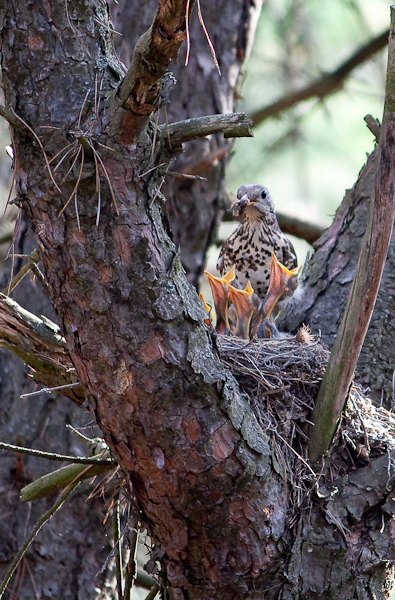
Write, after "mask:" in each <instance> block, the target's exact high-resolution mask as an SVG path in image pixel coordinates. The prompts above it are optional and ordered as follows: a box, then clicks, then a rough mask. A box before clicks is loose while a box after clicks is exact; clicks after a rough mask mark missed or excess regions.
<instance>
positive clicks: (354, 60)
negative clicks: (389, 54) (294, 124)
mask: <svg viewBox="0 0 395 600" xmlns="http://www.w3.org/2000/svg"><path fill="white" fill-rule="evenodd" d="M388 34H389V30H386V31H384V32H383V33H382V34H380V35H378V36H377V37H375V38H373V39H372V40H370V41H369V42H368V43H367V44H365V45H364V46H362V47H361V48H359V50H357V51H356V52H354V53H353V54H352V55H351V56H350V58H349V59H347V60H346V61H345V62H344V63H343V64H342V65H340V67H338V68H337V69H336V70H335V71H333V72H332V73H326V74H325V75H323V76H322V77H319V78H318V79H317V80H316V81H313V83H310V84H308V85H307V86H306V87H304V88H302V89H301V90H298V91H296V92H293V93H291V94H287V95H286V96H284V97H283V98H280V100H277V102H274V103H273V104H270V105H269V106H266V107H265V108H262V109H260V110H257V111H255V112H253V113H252V114H251V115H249V117H250V119H252V121H253V124H254V125H253V126H254V127H256V126H257V125H259V124H260V123H262V122H263V121H265V120H266V119H269V118H271V117H276V116H277V115H279V114H280V113H281V112H283V111H284V110H287V109H288V108H291V107H292V106H295V105H296V104H299V102H303V101H304V100H308V99H309V98H315V97H316V98H324V97H325V96H329V95H330V94H334V93H335V92H338V91H339V90H341V88H342V87H343V85H344V82H345V81H346V79H347V77H348V76H349V75H350V73H351V72H352V71H353V70H354V69H356V68H357V67H358V66H359V65H361V64H362V63H364V62H366V61H368V60H369V59H370V58H372V56H374V55H375V54H376V53H377V52H379V51H380V50H382V49H383V48H384V47H385V46H386V45H387V42H388Z"/></svg>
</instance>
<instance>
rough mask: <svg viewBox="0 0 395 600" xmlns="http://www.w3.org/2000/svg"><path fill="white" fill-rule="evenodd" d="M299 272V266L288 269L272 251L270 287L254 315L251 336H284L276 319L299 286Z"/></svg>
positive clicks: (276, 337) (278, 337) (277, 337)
mask: <svg viewBox="0 0 395 600" xmlns="http://www.w3.org/2000/svg"><path fill="white" fill-rule="evenodd" d="M298 272H299V269H298V268H297V267H295V268H294V269H292V270H289V269H287V268H286V267H285V266H284V265H283V264H281V263H280V261H279V260H278V259H277V257H276V255H275V254H274V252H272V255H271V262H270V283H269V289H268V291H267V293H266V297H265V299H264V300H263V301H262V302H261V304H260V306H259V309H258V311H257V313H256V314H255V315H254V316H253V320H252V323H251V331H250V336H251V337H253V336H254V335H257V336H258V337H265V338H275V339H280V338H283V337H284V335H283V334H281V333H280V332H279V331H278V329H277V325H276V322H275V319H276V317H277V316H278V314H279V313H280V311H281V310H282V309H283V307H284V305H285V303H286V302H287V300H288V299H289V298H290V297H291V296H292V295H293V294H294V293H295V291H296V289H297V288H298ZM299 289H301V288H299Z"/></svg>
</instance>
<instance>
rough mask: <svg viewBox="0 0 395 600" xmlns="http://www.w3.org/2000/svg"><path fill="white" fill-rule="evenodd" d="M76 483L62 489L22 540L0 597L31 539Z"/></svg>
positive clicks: (57, 508)
mask: <svg viewBox="0 0 395 600" xmlns="http://www.w3.org/2000/svg"><path fill="white" fill-rule="evenodd" d="M77 485H79V482H76V483H74V484H73V485H70V486H69V487H68V488H66V489H65V490H64V492H63V493H62V494H61V496H60V497H59V499H58V500H57V501H56V502H55V504H54V505H53V506H51V508H50V509H49V510H47V512H45V513H44V514H43V515H42V517H40V519H39V520H38V521H37V523H36V524H35V526H34V527H33V529H32V530H31V532H30V534H29V535H28V537H27V538H26V540H25V541H24V543H23V545H22V546H21V548H20V549H19V550H18V553H17V554H16V556H15V558H14V560H13V561H12V563H11V564H10V566H9V568H8V571H7V573H6V574H5V576H4V579H3V581H2V583H1V585H0V599H1V598H2V597H3V595H4V592H5V590H6V589H7V585H8V582H9V581H10V579H11V577H12V575H13V574H14V571H15V569H16V568H17V566H18V565H19V563H20V561H21V560H22V558H23V557H24V556H25V554H26V551H27V549H28V547H29V546H30V544H31V543H32V541H33V540H34V538H35V537H36V535H37V534H38V532H39V531H40V529H41V527H42V526H43V525H44V524H45V523H46V522H47V521H49V519H50V518H51V517H52V516H53V515H54V514H55V513H56V511H57V510H59V508H60V507H61V506H62V504H63V503H64V502H65V500H67V498H68V497H69V496H70V494H71V493H72V492H73V491H74V490H75V488H76V487H77Z"/></svg>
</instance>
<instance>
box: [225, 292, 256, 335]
mask: <svg viewBox="0 0 395 600" xmlns="http://www.w3.org/2000/svg"><path fill="white" fill-rule="evenodd" d="M229 298H230V301H231V302H232V304H233V306H234V307H235V311H236V316H237V319H236V328H235V331H234V333H235V335H237V336H238V337H241V338H242V339H245V340H249V339H250V324H251V318H252V315H253V314H254V312H255V311H256V310H257V303H256V302H254V300H255V295H254V290H253V289H252V287H251V283H250V282H249V281H248V282H247V285H246V287H245V288H244V290H238V289H236V288H234V287H233V286H232V285H230V286H229Z"/></svg>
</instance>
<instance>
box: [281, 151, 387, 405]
mask: <svg viewBox="0 0 395 600" xmlns="http://www.w3.org/2000/svg"><path fill="white" fill-rule="evenodd" d="M374 160H375V155H374V154H372V155H370V156H369V157H368V160H367V163H366V165H365V166H364V167H363V169H362V170H361V172H360V175H359V178H358V181H357V182H356V184H355V185H354V187H353V188H352V190H349V191H348V192H347V193H346V195H345V197H344V200H343V202H342V204H341V205H340V207H339V208H338V210H337V211H336V216H335V218H334V220H333V223H332V225H331V226H330V227H329V229H328V230H327V231H326V232H325V233H324V235H323V236H322V237H321V238H320V239H319V240H318V241H317V242H316V243H315V244H314V248H315V252H314V254H313V255H312V257H311V260H310V263H309V265H308V268H307V269H306V278H305V282H304V290H305V293H304V297H303V301H302V303H301V304H300V305H298V306H297V307H293V310H292V312H289V313H288V314H287V315H284V319H283V323H282V324H283V326H284V327H286V328H288V329H290V330H294V329H295V328H297V327H298V326H299V325H300V324H301V323H306V324H308V325H310V327H311V328H312V330H313V331H318V330H320V331H321V332H322V339H323V341H324V342H325V344H326V345H327V346H328V347H329V348H331V347H332V344H333V341H334V338H335V335H336V332H337V329H338V327H339V323H340V320H341V318H342V315H343V312H344V309H345V306H346V303H347V298H348V295H349V292H350V288H351V283H352V280H353V277H354V274H355V270H356V265H357V261H358V256H359V252H360V249H361V244H362V238H363V234H364V233H365V229H366V223H367V217H368V213H369V206H370V198H371V193H372V185H373V180H374V169H373V167H374ZM394 269H395V236H394V234H392V238H391V243H390V246H389V250H388V255H387V260H386V263H385V267H384V272H383V277H382V280H381V284H380V290H379V293H378V296H377V300H376V305H375V309H374V313H373V317H372V320H371V322H370V326H369V329H368V332H367V335H366V338H365V342H364V345H363V347H362V351H361V356H360V358H359V361H358V369H357V373H356V378H357V381H359V382H360V383H361V384H362V385H363V386H364V387H366V388H368V389H369V390H370V392H369V394H370V395H371V397H372V398H373V399H374V400H375V401H376V402H377V403H382V402H384V403H385V404H386V406H392V403H393V399H394V383H393V378H394V352H393V342H392V340H393V339H394V335H395V321H394V319H393V314H394V310H395V294H394V289H395V280H394Z"/></svg>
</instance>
